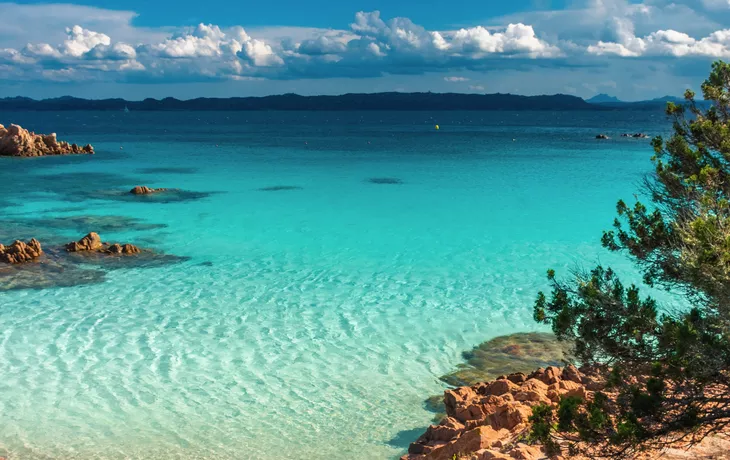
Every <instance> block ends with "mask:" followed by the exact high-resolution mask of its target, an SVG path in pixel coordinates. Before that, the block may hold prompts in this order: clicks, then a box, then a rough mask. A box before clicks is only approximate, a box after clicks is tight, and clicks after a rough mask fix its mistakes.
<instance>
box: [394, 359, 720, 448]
mask: <svg viewBox="0 0 730 460" xmlns="http://www.w3.org/2000/svg"><path fill="white" fill-rule="evenodd" d="M605 389H606V384H605V379H604V378H603V377H602V374H601V373H600V372H599V370H598V369H596V368H591V367H584V368H581V369H577V368H576V367H575V366H572V365H567V366H565V367H562V368H560V367H556V366H548V367H547V368H545V369H542V368H540V369H538V370H536V371H533V372H531V373H530V374H525V373H522V372H517V373H513V374H509V375H502V376H499V377H497V378H496V379H495V380H492V381H488V382H482V383H478V384H476V385H473V386H464V387H460V388H455V389H452V390H447V391H445V392H444V405H445V408H446V416H445V417H444V418H443V419H442V420H441V422H440V423H439V424H438V425H431V426H430V427H428V429H427V430H426V432H425V433H424V434H423V435H422V436H421V437H420V438H418V440H417V441H416V442H414V443H412V444H411V445H410V447H409V449H408V454H407V455H404V456H403V457H401V460H452V459H454V458H457V459H460V460H487V459H503V460H541V459H546V458H548V457H547V455H546V454H545V451H544V450H543V448H542V446H540V445H527V444H524V443H523V442H522V441H523V440H524V439H527V435H528V434H529V431H530V422H529V418H530V416H531V415H532V408H533V407H534V406H536V405H539V404H547V405H551V406H553V407H557V405H558V403H559V402H560V399H561V398H563V397H568V396H577V397H579V398H582V399H584V400H591V399H592V398H593V395H594V392H596V391H604V390H605ZM609 393H610V392H609ZM673 447H676V448H674V449H672V448H670V449H666V450H664V451H662V452H648V453H646V454H642V455H641V456H640V458H641V459H642V460H649V459H672V460H674V459H677V460H678V459H683V458H687V459H689V458H707V459H709V458H713V459H724V458H729V457H730V450H729V449H730V441H728V440H727V439H726V438H722V437H717V436H715V437H712V438H708V439H706V440H705V441H703V443H701V444H699V445H697V446H692V447H691V448H689V450H687V446H685V447H684V448H683V447H682V446H673ZM683 449H684V450H683ZM562 458H565V457H558V459H562ZM570 458H571V459H578V460H587V459H586V457H583V456H574V457H570Z"/></svg>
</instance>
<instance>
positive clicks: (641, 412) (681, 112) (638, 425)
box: [534, 61, 730, 457]
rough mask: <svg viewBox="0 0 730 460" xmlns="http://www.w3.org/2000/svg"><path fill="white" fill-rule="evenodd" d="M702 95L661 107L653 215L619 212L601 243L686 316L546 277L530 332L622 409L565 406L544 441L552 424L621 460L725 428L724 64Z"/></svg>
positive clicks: (604, 288) (727, 107)
mask: <svg viewBox="0 0 730 460" xmlns="http://www.w3.org/2000/svg"><path fill="white" fill-rule="evenodd" d="M702 94H703V96H704V99H705V100H706V101H709V102H710V103H711V105H710V108H709V109H704V110H703V109H701V108H700V107H698V105H697V104H696V103H695V94H694V93H693V92H692V91H687V92H686V93H685V99H686V103H685V104H683V105H675V104H672V103H670V104H668V107H667V114H668V115H669V116H670V117H671V118H672V120H673V133H672V135H671V137H670V138H669V139H666V140H665V139H662V138H661V137H658V138H655V139H654V140H653V141H652V146H653V148H654V152H655V154H654V156H653V157H652V161H653V162H654V166H655V170H654V173H653V174H651V175H650V176H648V177H647V178H646V179H645V182H644V186H645V187H644V188H645V190H644V192H646V193H645V194H646V196H647V197H648V199H649V200H650V201H651V204H650V205H649V206H646V205H644V204H642V203H640V202H636V203H635V204H634V205H633V206H629V205H627V204H626V203H625V202H623V201H619V202H618V205H617V211H618V217H617V219H616V220H615V222H614V229H613V230H611V231H607V232H604V234H603V238H602V244H603V246H604V247H606V248H607V249H609V250H611V251H623V252H625V253H627V254H628V255H629V257H630V258H631V259H632V260H633V261H634V262H635V263H636V264H637V266H638V267H639V269H640V270H641V272H642V273H643V277H644V282H645V283H646V284H648V285H649V286H656V287H663V288H666V289H669V290H671V291H673V292H677V293H678V294H681V295H682V296H684V297H685V298H686V300H687V304H688V307H687V308H686V309H685V310H683V311H682V312H679V313H677V312H669V311H667V309H662V308H661V306H660V305H658V304H657V302H656V301H655V300H654V299H652V298H651V297H642V295H641V294H640V291H639V288H637V287H636V286H635V285H631V286H628V287H627V286H625V285H624V284H622V283H621V281H620V280H619V278H618V276H617V275H616V273H615V272H614V271H612V270H611V269H610V268H604V267H600V266H599V267H596V268H595V269H594V270H592V271H590V272H587V273H578V274H576V275H575V278H574V279H572V280H571V281H568V282H562V281H559V280H558V279H557V278H556V276H555V273H554V272H553V271H552V270H551V271H549V272H548V279H549V280H550V282H551V284H552V292H551V293H550V294H549V295H545V294H544V293H542V292H541V293H539V294H538V298H537V301H536V303H535V311H534V313H535V320H536V321H538V322H542V323H547V324H550V325H551V326H552V329H553V331H554V332H555V334H556V335H557V336H558V337H559V338H560V339H563V340H571V341H573V342H574V343H575V347H576V357H577V359H578V360H579V361H581V362H582V363H584V364H595V365H599V366H602V367H603V368H604V369H606V372H609V369H610V375H609V376H608V377H609V378H608V381H609V383H610V384H611V385H612V386H613V388H612V391H613V392H614V394H617V395H618V397H614V398H611V399H610V400H607V399H606V398H605V395H603V394H601V393H599V394H598V396H597V397H598V402H597V403H596V402H595V401H594V402H592V403H590V404H583V405H582V406H581V407H579V408H576V407H575V401H571V402H569V404H571V406H570V407H567V406H566V407H564V404H562V403H561V407H560V409H559V411H558V412H560V414H561V418H560V423H554V420H555V417H556V416H555V415H554V414H552V411H542V412H540V417H541V418H540V420H539V421H541V423H540V424H539V427H540V428H541V429H543V432H542V433H540V436H541V437H542V439H546V437H545V436H546V435H545V433H544V426H545V424H546V423H550V421H551V420H553V422H552V423H553V425H554V426H555V429H554V430H553V431H552V433H551V434H550V436H557V437H559V438H561V439H563V440H568V441H576V442H575V443H573V444H574V445H573V446H572V447H573V448H575V446H576V445H581V446H584V448H585V449H590V450H591V451H592V453H593V455H596V453H597V452H600V455H601V456H607V457H611V456H613V457H625V456H627V455H629V454H631V453H633V452H636V451H640V450H643V449H645V448H656V447H662V446H664V445H666V444H667V443H671V442H675V441H678V440H687V441H690V442H692V441H698V440H700V439H701V438H702V437H704V436H706V435H707V434H710V433H712V432H716V431H719V430H722V429H724V428H726V427H727V426H728V424H730V372H729V371H730V65H729V64H727V63H725V62H722V61H719V62H716V63H714V64H713V66H712V71H711V73H710V76H709V78H708V79H707V80H706V81H705V82H704V84H703V85H702ZM565 404H568V403H565ZM607 414H610V415H611V416H610V417H608V416H607ZM577 441H581V442H580V443H577Z"/></svg>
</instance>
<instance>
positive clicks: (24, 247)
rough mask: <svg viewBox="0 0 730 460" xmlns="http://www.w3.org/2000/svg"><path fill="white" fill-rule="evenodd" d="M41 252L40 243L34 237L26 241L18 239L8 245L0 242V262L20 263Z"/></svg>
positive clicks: (34, 257) (38, 255) (39, 254)
mask: <svg viewBox="0 0 730 460" xmlns="http://www.w3.org/2000/svg"><path fill="white" fill-rule="evenodd" d="M42 254H43V250H42V249H41V243H40V242H39V241H38V240H37V239H35V238H33V239H32V240H30V241H29V242H28V243H24V242H22V241H19V240H18V241H15V242H14V243H13V244H11V245H10V246H3V245H2V244H0V262H4V263H6V264H22V263H23V262H29V261H31V260H34V259H37V258H38V257H40V256H41V255H42Z"/></svg>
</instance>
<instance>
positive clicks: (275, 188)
mask: <svg viewBox="0 0 730 460" xmlns="http://www.w3.org/2000/svg"><path fill="white" fill-rule="evenodd" d="M301 189H302V187H299V186H297V185H274V186H272V187H261V188H260V189H258V190H259V192H282V191H285V190H301Z"/></svg>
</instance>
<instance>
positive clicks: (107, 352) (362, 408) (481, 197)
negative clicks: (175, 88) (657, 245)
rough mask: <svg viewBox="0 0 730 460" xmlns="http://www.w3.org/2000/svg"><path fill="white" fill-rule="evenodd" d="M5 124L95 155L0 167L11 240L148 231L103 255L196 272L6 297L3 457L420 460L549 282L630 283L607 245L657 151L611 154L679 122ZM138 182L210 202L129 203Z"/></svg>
mask: <svg viewBox="0 0 730 460" xmlns="http://www.w3.org/2000/svg"><path fill="white" fill-rule="evenodd" d="M10 122H15V123H19V124H22V125H23V126H26V127H28V128H30V129H33V130H35V131H38V132H50V131H55V132H58V135H59V138H61V139H68V140H71V141H76V142H83V143H86V142H91V143H92V144H94V145H95V146H96V148H97V152H98V153H97V154H96V155H94V156H78V157H64V158H41V159H30V160H17V159H0V193H1V195H0V200H1V201H2V203H0V206H2V205H5V207H0V211H1V212H2V213H3V214H4V216H3V218H2V223H0V234H1V235H2V238H4V239H10V238H16V237H17V238H20V237H22V238H29V237H31V236H35V235H33V234H32V233H38V234H40V233H42V232H43V234H45V233H50V236H48V238H58V239H59V240H71V239H78V238H80V237H81V236H83V235H84V234H85V233H86V232H87V231H92V230H95V229H94V228H88V229H82V228H66V229H63V228H49V227H48V226H44V228H43V229H40V228H38V230H37V232H35V231H33V230H29V229H27V228H25V227H22V226H21V227H17V225H18V222H19V221H21V220H22V221H23V222H25V224H26V225H28V224H30V225H31V228H32V219H36V218H39V219H40V218H43V219H49V218H54V217H65V216H78V215H113V216H128V217H138V218H141V219H142V220H143V222H144V223H154V224H164V225H165V227H164V228H163V227H161V226H157V227H154V226H153V227H152V228H147V229H141V230H137V229H136V228H134V227H131V228H130V229H129V230H128V231H121V232H120V231H117V232H113V233H109V232H107V233H103V234H102V237H104V239H105V240H110V241H122V242H128V241H129V242H135V243H137V244H138V245H140V246H145V247H149V248H154V249H157V250H161V251H164V252H166V253H169V254H175V255H179V256H184V257H189V258H190V259H189V260H187V261H184V262H182V263H178V264H171V265H164V266H161V267H157V268H132V269H120V270H111V271H108V273H106V277H105V281H104V282H103V283H102V284H91V285H85V286H76V287H67V288H56V289H44V290H13V291H7V292H0V369H2V372H1V373H0V456H3V455H5V456H8V457H10V458H11V459H56V458H58V459H61V458H62V459H123V458H140V459H173V458H175V459H192V458H196V459H206V458H207V459H246V458H251V459H261V458H267V459H345V458H347V459H355V460H357V459H378V458H383V459H387V458H393V457H396V456H398V455H400V454H402V453H403V452H404V449H405V448H406V447H407V445H408V443H409V442H411V441H413V440H414V439H415V438H416V437H417V436H418V434H419V432H420V431H421V430H422V429H423V428H424V427H425V426H426V425H427V424H428V423H429V422H430V420H431V418H432V416H433V414H431V413H429V412H427V411H426V410H425V409H424V406H423V400H424V399H425V398H426V397H428V396H429V395H432V394H437V393H439V392H441V391H443V389H444V385H443V384H442V383H441V382H439V380H438V377H439V376H440V375H442V374H444V373H446V372H448V371H450V370H451V369H452V368H453V367H454V366H455V365H456V364H457V363H459V362H460V359H461V358H460V353H461V351H463V350H465V349H470V348H471V347H472V346H474V345H476V344H477V343H479V342H481V341H484V340H486V339H489V338H491V337H494V336H496V335H501V334H506V333H510V332H515V331H522V330H535V329H536V328H537V327H536V325H535V324H534V323H533V322H532V319H531V317H532V303H533V301H534V297H535V294H536V292H537V291H538V290H539V289H544V288H545V287H546V284H545V279H544V273H545V270H546V269H547V268H549V267H554V268H556V269H558V271H559V273H560V272H562V273H566V271H567V269H569V268H573V267H574V266H575V264H576V263H579V262H581V261H583V263H584V264H585V265H586V266H590V265H592V264H593V263H594V262H596V261H598V259H599V258H600V261H601V262H603V263H611V264H612V265H614V266H617V267H619V268H624V269H625V268H627V267H628V264H627V263H626V262H625V261H624V259H622V258H620V257H617V256H615V255H611V254H608V253H607V252H605V251H604V250H602V249H601V248H600V245H599V239H600V234H601V230H603V229H606V228H609V227H610V225H611V222H612V220H613V215H614V209H615V202H616V200H617V199H618V198H619V197H624V198H627V199H628V200H632V193H633V191H634V190H635V188H636V185H637V183H638V181H639V180H640V178H641V176H642V174H644V173H645V172H648V171H649V170H650V168H651V163H650V162H649V157H650V155H651V151H650V147H649V145H648V141H647V140H635V139H620V138H619V139H617V138H614V139H613V140H611V141H604V142H599V141H596V140H594V139H593V138H594V137H595V135H596V134H597V133H598V132H604V131H605V132H608V133H609V134H611V135H613V136H618V134H619V133H621V132H623V131H630V132H635V131H645V132H649V133H650V134H657V133H660V132H661V131H664V130H666V129H667V127H668V126H667V123H666V120H665V119H664V117H663V116H662V114H661V113H631V112H606V113H582V112H563V113H557V112H556V113H528V112H520V113H511V112H498V113H458V112H447V113H378V112H368V113H276V112H272V113H139V112H131V113H128V114H123V113H108V112H107V113H82V112H67V113H32V112H24V113H17V114H15V113H0V123H3V124H9V123H10ZM436 123H438V124H439V125H440V127H441V129H440V131H438V132H436V131H435V130H434V125H435V124H436ZM513 139H515V141H513ZM216 145H217V146H216ZM120 146H122V147H123V150H122V149H120ZM372 178H378V179H397V180H386V181H382V180H380V181H375V182H372V181H370V179H372ZM392 182H394V183H392ZM134 185H149V186H155V187H177V188H181V189H184V190H187V191H195V192H211V194H210V195H208V196H200V197H195V196H193V197H192V198H191V199H189V200H183V201H179V202H170V203H154V202H147V201H145V200H141V201H140V200H128V199H127V197H126V196H116V195H113V193H112V192H114V191H119V190H121V191H126V190H128V189H129V188H131V187H132V186H134ZM261 189H265V190H261ZM97 192H98V193H97ZM95 198H100V199H95ZM29 220H30V221H29ZM11 224H12V225H15V226H16V227H17V228H20V230H17V233H22V234H14V235H8V234H7V233H9V232H10V231H9V230H8V229H11V228H16V227H12V226H11ZM3 228H4V230H3ZM6 242H7V241H6Z"/></svg>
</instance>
